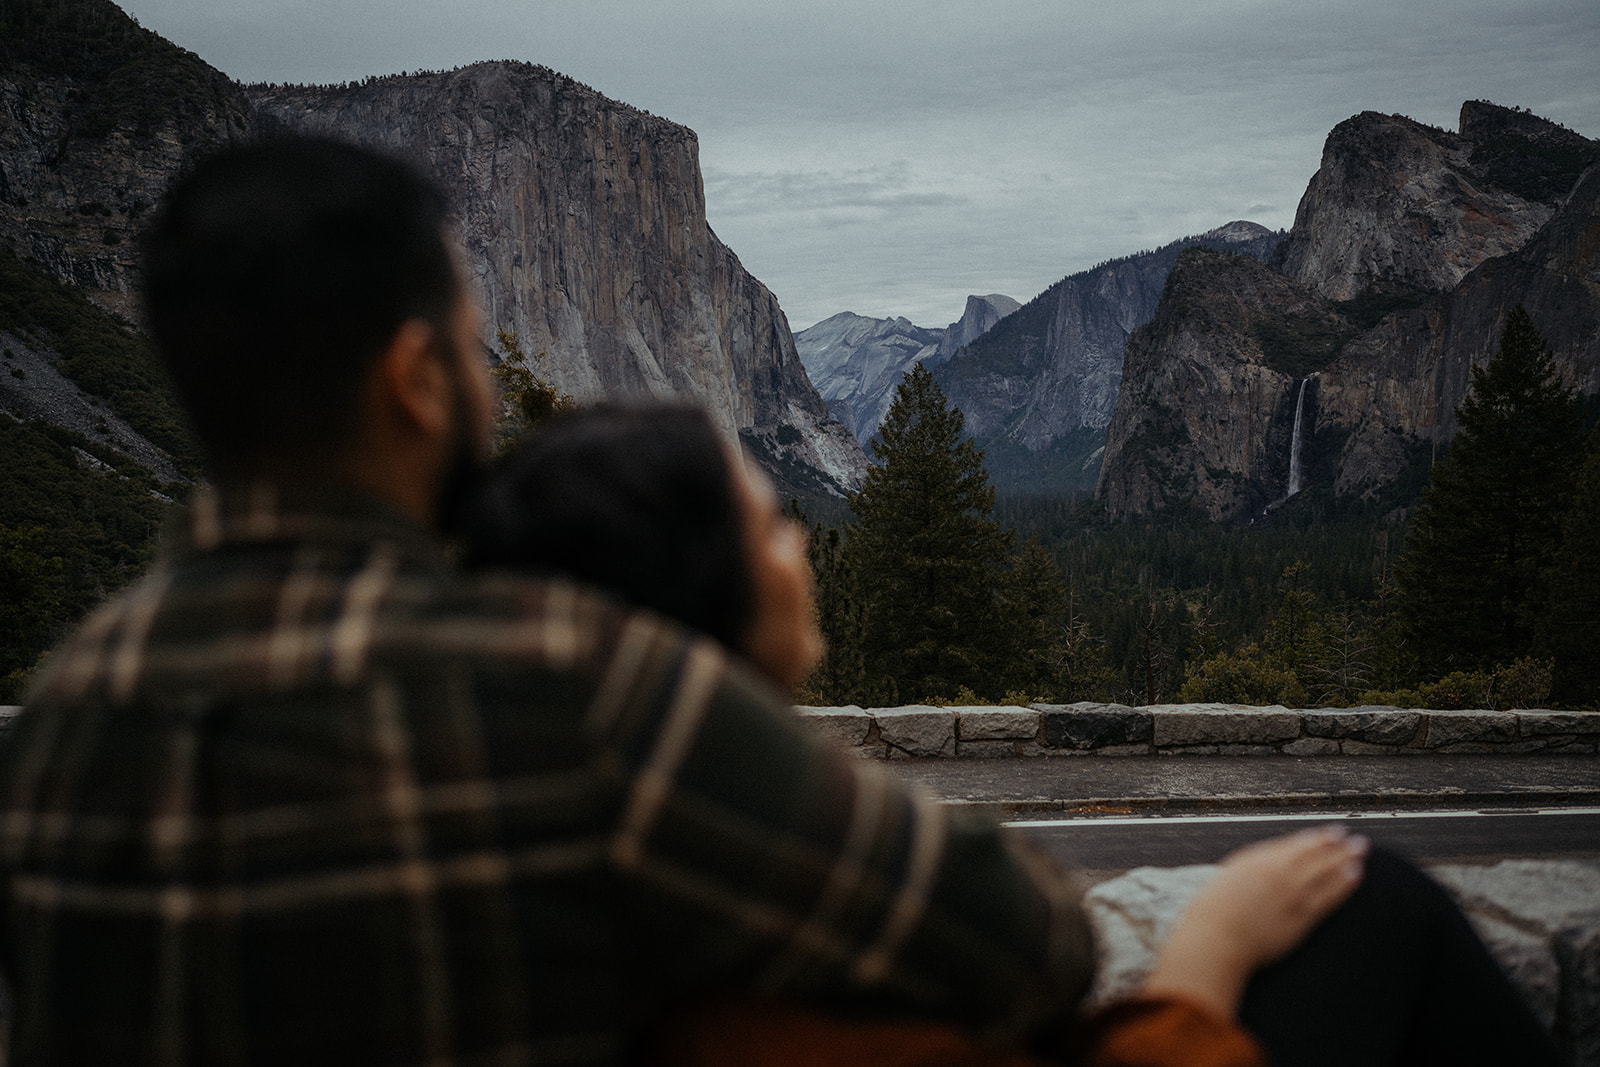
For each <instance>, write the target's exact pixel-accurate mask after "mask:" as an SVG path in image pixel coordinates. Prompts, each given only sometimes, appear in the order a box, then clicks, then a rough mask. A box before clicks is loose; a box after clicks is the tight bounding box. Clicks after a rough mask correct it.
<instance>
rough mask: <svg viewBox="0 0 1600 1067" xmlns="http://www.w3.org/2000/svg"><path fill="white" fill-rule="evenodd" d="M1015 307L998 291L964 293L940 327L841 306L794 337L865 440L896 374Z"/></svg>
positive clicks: (969, 337)
mask: <svg viewBox="0 0 1600 1067" xmlns="http://www.w3.org/2000/svg"><path fill="white" fill-rule="evenodd" d="M1019 307H1021V305H1020V304H1018V303H1017V302H1016V301H1015V300H1013V299H1012V298H1011V297H1009V296H1003V295H1001V294H999V293H991V294H989V295H988V296H969V297H967V306H966V308H965V310H964V311H963V312H962V314H961V318H960V319H958V320H956V321H955V322H952V323H951V324H950V325H948V326H946V327H945V328H944V329H943V330H933V329H927V328H925V327H922V326H917V325H914V324H913V323H912V322H911V321H910V320H909V319H905V318H894V319H873V318H868V317H866V316H864V315H857V314H855V313H854V312H849V311H842V312H840V313H839V314H837V315H833V316H831V317H829V318H826V319H824V320H822V321H821V322H819V323H817V324H816V325H815V326H810V327H807V328H806V329H804V330H801V331H800V332H799V333H797V334H795V336H794V341H795V347H796V348H797V349H798V350H799V352H800V361H801V362H802V363H803V364H805V368H806V373H807V374H809V375H810V377H811V381H812V382H813V383H814V384H815V385H816V387H817V391H818V392H819V393H821V394H822V398H823V400H824V401H826V402H827V405H828V410H829V411H831V412H832V413H833V415H834V417H835V418H837V419H839V421H841V422H843V423H844V424H845V425H846V426H848V427H850V429H851V431H852V432H853V433H854V434H855V435H856V440H858V441H863V442H865V441H869V440H871V439H872V438H873V437H874V436H876V434H877V432H878V423H879V422H881V421H882V420H883V416H884V414H885V413H886V412H887V411H888V410H889V405H890V404H891V403H892V402H893V401H894V394H895V390H896V389H897V388H899V385H900V379H901V377H902V376H904V374H905V372H906V371H907V370H908V369H909V368H910V367H911V366H912V365H913V364H917V363H926V364H927V365H928V366H930V367H931V366H936V365H937V364H939V363H942V362H944V361H945V360H947V359H949V358H950V356H951V355H952V354H953V353H955V352H956V350H957V349H959V348H961V346H962V345H965V344H967V343H968V342H970V341H973V340H975V339H977V338H978V337H981V336H982V335H983V334H984V332H985V331H987V330H989V329H990V328H991V327H993V326H994V325H995V323H997V322H999V321H1000V320H1001V319H1003V318H1005V317H1006V316H1007V315H1009V314H1011V313H1012V312H1013V311H1016V310H1017V308H1019Z"/></svg>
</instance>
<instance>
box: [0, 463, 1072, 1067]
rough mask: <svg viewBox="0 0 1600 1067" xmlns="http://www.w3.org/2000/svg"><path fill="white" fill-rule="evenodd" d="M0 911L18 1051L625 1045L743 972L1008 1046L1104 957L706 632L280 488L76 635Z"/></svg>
mask: <svg viewBox="0 0 1600 1067" xmlns="http://www.w3.org/2000/svg"><path fill="white" fill-rule="evenodd" d="M222 501H226V503H223V502H222ZM0 909H3V923H0V962H3V965H4V968H5V972H6V977H7V979H8V980H9V982H10V983H11V987H12V990H13V1013H14V1020H13V1026H12V1057H11V1062H12V1063H13V1064H24V1063H35V1062H41V1063H42V1062H51V1063H54V1062H91V1061H93V1062H151V1063H163V1064H178V1063H185V1064H187V1063H207V1064H210V1063H217V1064H224V1063H246V1062H249V1063H279V1062H281V1063H297V1064H298V1063H323V1062H326V1063H340V1064H355V1063H407V1064H410V1063H414V1064H424V1063H427V1064H444V1063H491V1062H492V1063H523V1062H549V1063H613V1062H623V1061H628V1060H630V1059H636V1058H637V1056H638V1055H639V1051H638V1046H637V1045H635V1044H630V1042H634V1041H636V1040H637V1036H638V1034H639V1033H640V1032H641V1030H642V1029H644V1028H646V1027H648V1025H649V1024H650V1023H651V1021H652V1020H657V1019H661V1018H663V1017H667V1016H669V1015H670V1013H671V1012H672V1011H673V1010H674V1006H675V1005H678V1004H681V1003H683V1002H686V1001H692V1000H694V999H695V998H697V997H702V996H706V995H711V994H718V993H722V992H730V991H731V992H739V993H745V994H750V993H754V994H772V995H776V996H782V997H791V998H795V999H798V1000H801V1001H804V1002H809V1003H813V1004H833V1005H842V1004H847V1005H851V1006H855V1007H870V1008H872V1009H873V1010H881V1011H886V1012H891V1013H902V1014H909V1015H920V1016H924V1017H937V1018H940V1019H944V1020H947V1021H956V1022H960V1023H963V1024H967V1025H971V1026H973V1027H976V1028H979V1029H983V1030H987V1031H990V1032H996V1033H1005V1032H1011V1033H1019V1032H1021V1031H1022V1030H1024V1029H1025V1028H1026V1027H1028V1026H1029V1025H1031V1024H1033V1023H1036V1022H1038V1021H1039V1020H1041V1019H1044V1018H1047V1017H1051V1016H1060V1015H1062V1014H1063V1013H1064V1012H1066V1011H1070V1009H1071V1008H1072V1007H1073V1006H1074V1005H1075V1004H1076V1002H1077V1001H1078V1000H1079V999H1080V998H1081V996H1082V995H1083V992H1084V990H1085V988H1086V986H1087V984H1088V981H1089V977H1090V973H1091V970H1092V949H1091V946H1090V940H1089V935H1088V931H1087V926H1086V924H1085V921H1084V918H1083V914H1082V912H1081V910H1080V909H1079V907H1078V904H1077V901H1076V896H1075V894H1074V893H1073V892H1072V891H1071V890H1070V888H1069V887H1068V886H1067V885H1065V884H1064V883H1063V881H1062V880H1061V878H1060V876H1059V875H1058V874H1057V873H1056V872H1055V871H1054V870H1053V868H1051V866H1050V865H1049V864H1048V863H1045V862H1042V861H1040V860H1039V859H1037V858H1036V857H1035V856H1034V855H1033V854H1032V853H1030V852H1029V851H1027V850H1026V849H1025V848H1023V847H1022V846H1021V845H1020V844H1019V843H1018V842H1017V841H1015V840H1014V839H1013V838H1012V837H1011V836H1010V835H1008V834H1005V833H1003V832H1001V831H999V830H998V829H997V828H996V827H995V826H994V825H993V824H992V823H990V822H987V821H985V820H981V819H977V818H975V817H972V816H967V815H963V814H962V813H960V812H959V811H952V810H951V809H949V808H946V807H941V806H940V805H937V804H935V803H932V802H931V801H928V800H925V799H922V798H920V797H918V796H916V795H913V794H911V793H908V792H907V791H906V790H905V789H904V788H903V787H901V786H900V785H898V784H896V783H895V782H894V781H893V780H892V779H891V778H889V777H888V776H887V775H885V774H884V773H882V771H881V769H880V768H878V767H875V766H873V765H871V764H868V763H864V762H862V761H860V760H858V759H856V758H854V757H850V756H846V755H843V754H840V753H836V752H834V751H833V750H832V749H831V748H829V747H828V746H827V745H825V744H824V743H822V742H821V741H819V740H818V739H815V738H813V737H812V736H810V734H809V733H808V732H806V731H804V730H803V729H802V727H801V726H800V724H799V723H798V722H796V721H795V720H794V718H793V715H792V712H790V711H789V709H788V708H787V707H785V706H784V704H783V703H782V701H781V700H780V698H779V696H778V694H776V693H775V692H773V691H771V690H769V689H768V688H767V687H766V686H765V685H764V684H762V683H761V682H760V681H758V680H757V679H755V678H754V677H753V676H751V675H750V674H747V673H746V672H745V671H744V670H743V669H742V668H740V667H739V666H738V665H737V664H735V663H732V662H730V661H729V659H728V658H727V656H726V655H725V654H724V653H723V652H722V651H721V650H720V649H719V648H718V647H717V646H716V645H714V644H712V643H709V642H707V641H705V640H699V639H694V638H692V637H690V636H688V635H685V634H684V633H683V632H681V631H680V630H678V629H676V628H674V627H673V626H671V625H668V624H666V623H664V622H662V621H660V620H658V619H655V618H653V617H650V616H647V615H642V614H638V613H633V612H629V611H626V610H623V609H621V608H619V607H618V606H616V605H615V604H613V603H611V602H609V601H607V600H605V599H603V598H601V597H599V596H596V595H594V594H592V593H590V592H587V591H585V590H583V589H580V588H578V587H575V586H573V585H571V584H567V583H564V582H560V581H541V580H536V579H533V578H529V577H526V576H517V575H509V574H498V575H496V574H488V575H476V576H474V575H467V576H463V575H460V574H458V573H456V572H455V571H454V569H453V568H452V566H451V564H450V562H449V560H448V558H447V557H446V556H445V555H444V554H443V553H442V552H441V550H440V548H439V546H438V545H437V544H436V543H435V542H434V541H433V540H432V539H431V538H430V537H429V536H428V535H427V534H426V533H425V532H423V531H422V530H420V529H419V528H417V527H415V526H413V525H411V524H409V523H408V522H406V521H404V520H402V519H400V518H399V517H397V516H395V515H393V514H391V513H389V512H387V511H385V510H384V509H382V508H380V507H378V506H376V505H374V504H372V503H370V502H364V501H361V500H358V499H354V498H347V499H341V500H317V501H312V502H310V503H308V504H304V505H302V506H300V507H288V506H282V505H280V504H279V503H277V502H275V501H274V500H273V499H272V498H271V496H270V494H267V493H266V492H265V491H262V490H257V491H255V492H253V493H241V494H240V495H239V497H237V498H229V497H228V496H227V495H226V494H224V495H223V496H222V497H217V496H214V495H209V494H208V495H203V496H202V497H201V498H200V500H199V501H198V502H197V503H196V505H195V506H194V507H193V508H191V509H190V511H189V513H188V514H187V517H186V518H185V520H184V523H183V527H182V528H181V529H180V530H178V531H176V532H175V536H173V537H172V538H169V545H168V549H167V551H166V552H165V553H164V554H163V559H162V561H161V562H160V563H159V564H158V565H157V566H156V567H155V568H154V569H153V570H152V572H151V573H150V574H149V575H148V576H147V577H146V578H145V579H144V580H143V581H142V582H141V583H139V584H138V585H137V586H136V587H134V588H133V589H132V590H131V591H129V592H127V593H125V594H124V595H122V596H120V597H118V598H116V599H115V600H114V601H112V602H111V603H109V604H108V605H106V606H105V607H103V608H102V609H101V610H100V611H98V612H97V613H96V614H95V615H93V616H92V617H91V618H90V620H89V621H87V622H86V623H85V624H84V625H83V626H82V627H81V628H80V629H79V631H78V632H77V633H76V634H75V635H74V636H73V637H72V638H71V639H69V641H68V642H67V643H66V645H65V646H64V647H63V648H62V649H61V650H59V651H58V652H57V653H56V655H55V656H54V657H53V659H52V661H51V665H50V667H49V669H48V672H47V674H46V676H45V677H44V679H43V680H42V681H41V683H40V685H39V686H38V687H37V689H36V690H35V692H34V693H33V694H32V697H31V700H30V701H29V705H28V707H27V709H26V710H25V711H24V712H23V713H22V714H20V715H19V716H18V718H17V720H16V722H15V723H14V724H13V726H12V729H11V732H10V736H9V737H8V738H7V739H6V741H5V743H4V744H3V746H0Z"/></svg>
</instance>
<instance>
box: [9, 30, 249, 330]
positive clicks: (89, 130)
mask: <svg viewBox="0 0 1600 1067" xmlns="http://www.w3.org/2000/svg"><path fill="white" fill-rule="evenodd" d="M259 132H260V129H259V122H258V120H257V117H256V115H255V112H254V110H253V109H252V108H251V106H250V102H249V101H248V100H247V99H246V98H245V95H244V93H243V91H242V90H240V88H239V87H238V86H237V85H235V84H234V83H233V82H231V81H230V80H229V79H228V78H227V76H226V75H224V74H222V73H221V72H220V71H217V70H215V69H214V68H212V67H210V66H208V65H206V64H205V63H204V62H202V61H201V60H200V59H199V58H198V57H197V56H195V55H194V54H193V53H191V52H186V51H184V50H183V49H181V48H178V47H177V46H176V45H173V44H172V43H170V42H168V41H166V40H163V39H162V38H160V37H158V36H156V35H155V34H153V33H150V32H148V31H146V30H143V29H140V28H139V26H138V24H137V23H135V22H134V21H133V20H132V19H130V18H128V16H127V15H125V14H123V13H122V12H121V11H120V10H118V9H117V8H116V7H114V6H113V5H112V4H110V3H104V2H94V0H85V2H80V3H74V4H60V3H51V2H48V0H6V3H5V5H4V6H3V8H0V239H3V240H5V241H6V242H7V243H8V244H9V246H10V248H11V249H12V251H13V252H14V253H15V254H17V255H18V256H19V257H21V258H22V259H24V260H31V261H33V262H34V263H36V264H37V265H38V266H39V267H40V268H41V269H42V270H44V271H45V272H46V273H47V274H49V275H52V276H54V277H55V278H56V279H57V280H59V281H62V282H66V283H67V284H69V285H75V286H78V287H80V288H82V289H85V290H88V291H89V292H90V293H91V294H92V295H93V296H94V298H95V299H96V300H97V301H98V302H100V303H101V304H104V305H107V306H109V307H111V308H113V309H115V310H118V311H127V310H128V298H129V294H130V292H131V291H132V290H133V288H134V286H135V284H136V279H135V278H134V261H135V257H136V254H137V251H136V247H135V245H136V241H135V240H134V238H135V237H136V236H137V234H138V231H139V228H140V226H141V225H142V220H143V218H144V217H145V213H146V212H147V211H148V210H149V209H150V208H152V207H153V206H154V205H155V202H156V201H157V200H158V199H159V198H160V197H161V194H162V193H163V192H165V190H166V187H167V185H168V184H169V183H170V182H171V181H172V179H173V178H174V177H175V176H176V175H177V174H178V173H180V172H181V171H182V170H183V169H184V168H185V167H186V166H188V165H189V164H190V163H191V162H192V161H193V160H194V159H196V158H198V157H199V156H200V155H203V154H205V153H206V152H209V151H212V150H214V149H216V148H218V147H220V146H222V145H224V144H227V143H230V142H233V141H236V140H242V139H248V138H251V137H255V136H258V135H259Z"/></svg>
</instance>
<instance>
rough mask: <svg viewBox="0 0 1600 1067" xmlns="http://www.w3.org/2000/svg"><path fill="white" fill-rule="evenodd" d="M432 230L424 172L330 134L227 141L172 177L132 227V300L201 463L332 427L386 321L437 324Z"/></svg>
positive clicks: (382, 338) (343, 419) (344, 429)
mask: <svg viewBox="0 0 1600 1067" xmlns="http://www.w3.org/2000/svg"><path fill="white" fill-rule="evenodd" d="M445 228H446V200H445V197H444V196H443V195H442V194H441V193H440V191H439V190H438V188H437V187H436V186H435V185H434V184H433V183H432V182H430V181H428V180H427V179H425V178H423V177H422V176H421V175H419V174H418V173H417V172H416V171H415V170H413V169H412V168H411V167H410V166H408V165H406V164H405V163H402V162H400V161H399V160H396V159H392V158H390V157H387V156H384V155H381V154H379V153H376V152H373V151H370V150H368V149H364V148H358V147H355V146H353V145H348V144H342V143H339V142H336V141H328V140H315V139H300V138H293V139H287V138H286V139H280V140H273V141H268V142H264V143H260V144H255V145H250V146H246V147H242V148H234V149H229V150H226V151H224V152H222V153H219V154H218V155H215V156H212V157H210V158H209V159H207V160H205V161H203V162H202V163H200V164H199V166H197V167H196V168H195V169H194V171H193V172H192V173H191V174H189V175H188V176H187V177H185V178H184V179H182V180H181V181H179V182H178V183H177V184H176V185H175V186H174V187H173V189H172V190H171V191H170V192H169V193H168V195H167V197H166V199H165V201H164V202H163V204H162V207H161V210H160V211H159V213H158V214H157V215H156V218H155V220H154V221H153V222H152V224H151V227H150V230H149V232H148V233H147V234H146V237H145V244H144V278H143V285H144V294H145V306H146V309H147V312H148V315H149V322H150V328H151V331H152V333H153V334H154V335H155V339H156V344H157V346H158V348H159V349H160V351H161V354H162V357H163V359H164V360H165V361H166V364H167V367H168V370H169V372H170V374H171V376H172V379H173V383H174V384H175V385H176V387H177V390H178V392H179V394H180V396H181V397H182V399H183V402H184V405H185V406H186V407H187V409H188V411H189V415H190V418H191V420H192V421H193V424H194V427H195V430H196V432H197V433H198V434H199V436H200V439H201V441H202V442H203V443H204V444H205V446H206V448H207V449H208V450H209V451H210V453H211V458H212V461H213V463H214V464H216V465H218V466H221V467H223V468H225V469H227V468H235V467H249V466H252V465H253V464H255V463H257V462H259V461H260V460H261V459H263V458H265V457H269V456H272V455H275V454H280V453H283V452H284V451H286V450H296V449H305V448H319V447H325V446H332V445H337V444H338V443H339V442H341V441H342V440H344V439H346V438H347V436H348V433H349V431H350V430H351V429H352V421H351V417H352V415H353V409H354V405H355V401H356V396H357V392H358V389H359V387H360V384H361V381H362V379H363V378H364V377H365V375H366V373H367V372H368V370H369V369H370V368H371V366H372V364H373V361H374V360H375V359H376V357H377V356H378V354H379V353H381V352H382V351H383V349H384V347H385V345H386V344H387V343H388V342H389V341H390V340H392V339H393V337H394V334H395V331H396V330H398V329H399V327H400V325H401V324H402V323H404V322H405V321H407V320H408V319H412V318H421V319H424V320H427V321H428V322H429V323H431V324H433V325H434V326H435V328H436V329H439V330H441V331H447V330H448V323H449V322H450V314H451V310H452V305H453V303H454V301H455V299H456V294H457V292H458V291H459V284H460V283H459V281H458V280H457V278H456V268H455V264H454V261H453V259H452V257H451V254H450V250H449V248H448V247H447V245H446V236H445ZM443 336H448V333H445V334H443Z"/></svg>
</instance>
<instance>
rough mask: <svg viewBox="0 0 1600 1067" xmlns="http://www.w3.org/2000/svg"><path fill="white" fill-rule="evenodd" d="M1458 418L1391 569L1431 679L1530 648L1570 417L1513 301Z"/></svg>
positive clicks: (1568, 469) (1539, 340)
mask: <svg viewBox="0 0 1600 1067" xmlns="http://www.w3.org/2000/svg"><path fill="white" fill-rule="evenodd" d="M1456 421H1457V422H1458V423H1459V425H1460V429H1459V431H1458V432H1457V433H1456V437H1455V441H1454V442H1453V443H1452V445H1451V447H1450V451H1449V453H1448V454H1447V456H1446V457H1445V459H1444V460H1442V461H1441V462H1440V463H1439V464H1437V465H1436V466H1435V467H1434V469H1433V471H1432V475H1431V479H1430V481H1431V484H1430V485H1429V486H1428V488H1427V490H1426V491H1425V493H1424V496H1423V502H1422V503H1421V504H1420V505H1419V506H1418V508H1417V512H1416V514H1415V516H1414V517H1413V518H1412V521H1411V526H1410V529H1409V530H1408V531H1407V533H1406V551H1405V554H1404V555H1403V556H1402V557H1401V559H1400V560H1399V561H1398V562H1397V564H1396V568H1395V571H1396V574H1395V576H1396V581H1397V583H1398V585H1399V587H1400V592H1401V598H1402V611H1403V612H1404V615H1405V619H1406V626H1407V630H1408V632H1409V634H1410V637H1411V640H1412V642H1413V644H1414V646H1415V648H1416V650H1417V652H1418V654H1419V655H1420V656H1421V658H1422V661H1423V666H1424V669H1425V670H1427V671H1428V672H1429V673H1431V674H1433V675H1434V676H1436V677H1437V676H1439V675H1441V674H1444V673H1446V672H1448V671H1451V670H1457V669H1463V668H1489V667H1492V666H1494V665H1495V664H1497V663H1505V662H1508V661H1510V660H1513V659H1516V658H1518V657H1521V656H1525V655H1528V654H1529V653H1530V652H1533V651H1536V650H1537V649H1536V642H1535V624H1536V622H1537V620H1538V617H1539V615H1540V614H1541V612H1542V608H1543V603H1542V600H1543V597H1542V590H1543V585H1544V581H1545V577H1546V575H1547V573H1548V571H1549V569H1550V567H1551V565H1552V563H1553V561H1554V558H1555V554H1556V551H1557V548H1558V546H1559V544H1560V541H1561V520H1562V517H1563V513H1564V510H1565V507H1566V502H1567V497H1568V495H1569V491H1570V488H1571V485H1572V481H1573V476H1574V472H1575V469H1576V466H1577V462H1578V454H1579V436H1578V434H1579V421H1578V409H1577V402H1576V399H1575V397H1574V395H1573V391H1572V390H1571V389H1570V388H1568V387H1566V386H1565V385H1563V384H1562V382H1561V381H1560V379H1559V377H1558V375H1557V373H1556V369H1555V363H1554V360H1553V359H1552V358H1551V355H1550V351H1549V349H1548V348H1547V347H1546V345H1545V343H1544V338H1543V337H1541V336H1540V335H1539V331H1538V330H1537V329H1535V328H1534V325H1533V320H1532V319H1531V318H1530V317H1529V316H1528V313H1527V312H1526V311H1525V310H1524V309H1523V308H1522V306H1521V305H1520V304H1519V305H1518V306H1516V307H1514V308H1512V309H1511V311H1510V312H1509V313H1508V314H1507V316H1506V323H1505V329H1504V331H1503V332H1502V334H1501V336H1500V347H1499V350H1498V351H1497V352H1496V353H1495V355H1494V357H1493V358H1492V359H1490V360H1489V361H1488V363H1486V364H1485V365H1483V366H1481V367H1479V366H1475V367H1473V368H1472V387H1471V391H1470V392H1469V393H1468V394H1467V398H1466V399H1465V400H1464V401H1462V403H1461V406H1460V407H1458V408H1457V409H1456Z"/></svg>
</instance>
